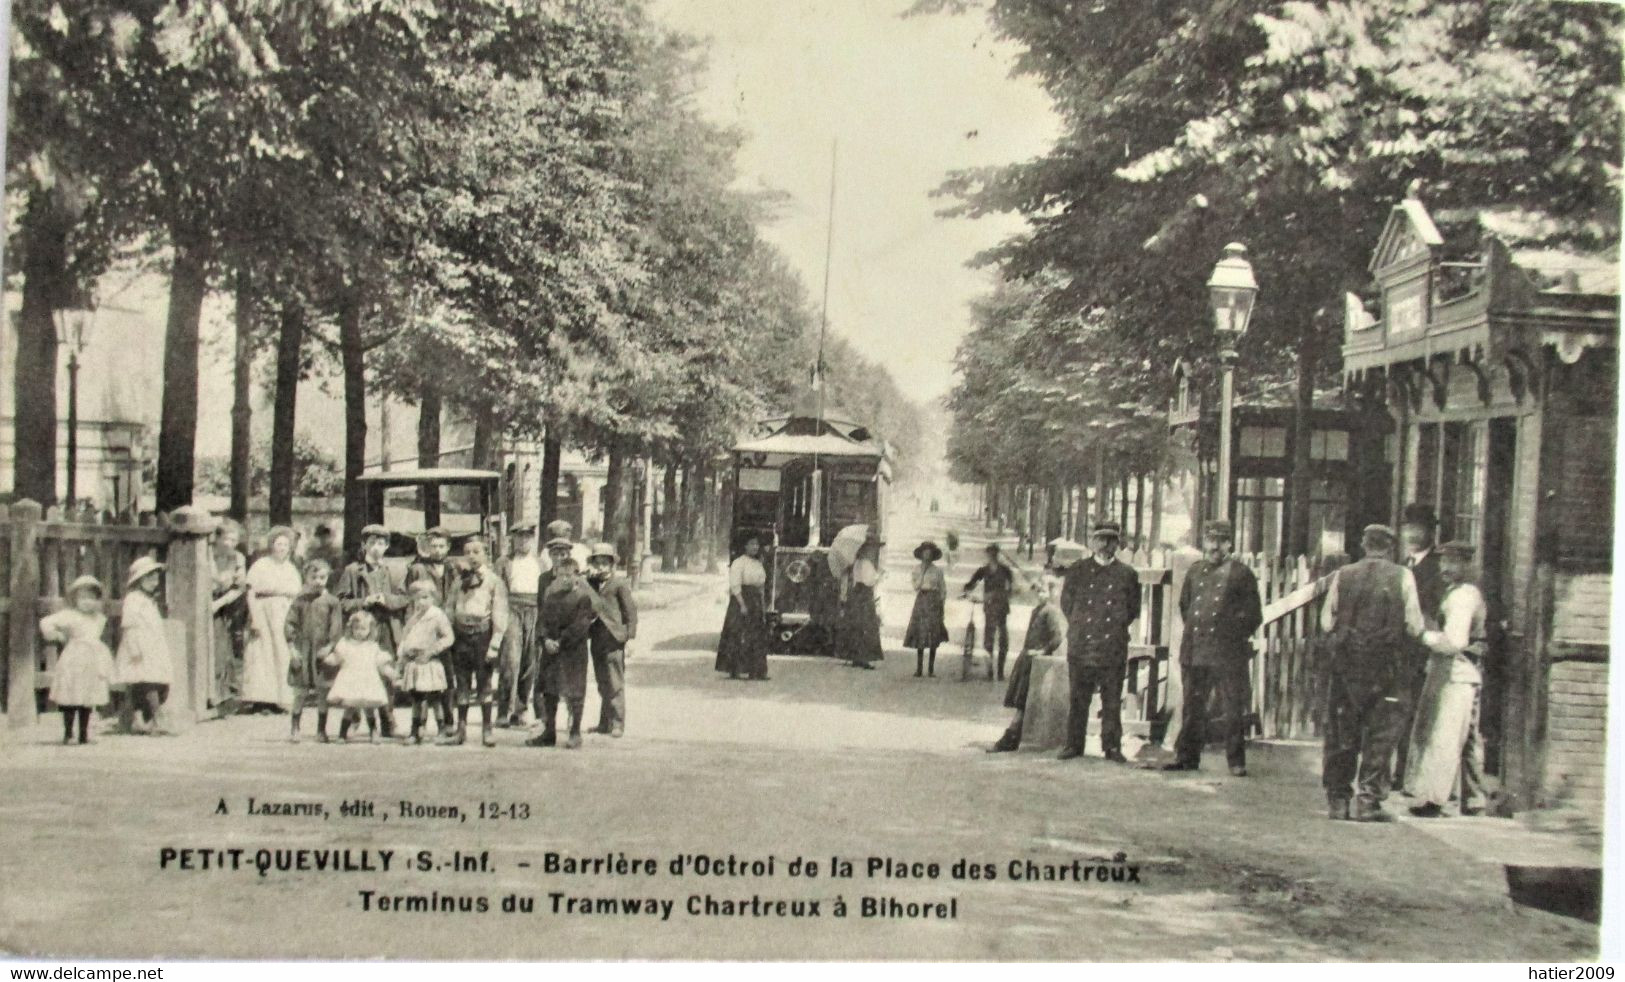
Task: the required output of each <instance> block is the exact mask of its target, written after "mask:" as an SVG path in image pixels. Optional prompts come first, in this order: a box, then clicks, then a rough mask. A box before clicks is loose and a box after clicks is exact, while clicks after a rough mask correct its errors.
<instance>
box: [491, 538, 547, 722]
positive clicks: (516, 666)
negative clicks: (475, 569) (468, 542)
mask: <svg viewBox="0 0 1625 982" xmlns="http://www.w3.org/2000/svg"><path fill="white" fill-rule="evenodd" d="M511 538H512V541H513V555H512V556H509V557H508V558H506V559H504V560H502V562H501V564H500V567H499V572H500V573H501V574H502V578H503V579H504V580H505V581H506V582H507V584H508V633H507V635H506V636H504V638H503V647H504V650H503V654H502V682H501V684H500V685H499V686H498V687H497V691H498V702H499V705H498V706H497V715H498V716H499V717H500V718H501V722H499V723H498V724H497V725H499V726H522V725H524V717H525V710H526V707H528V706H529V705H530V702H531V699H532V697H533V695H534V692H535V688H536V583H537V581H538V580H540V579H541V577H542V565H541V561H540V560H539V559H538V558H537V556H536V526H534V525H518V526H515V527H514V529H513V532H512V535H511Z"/></svg>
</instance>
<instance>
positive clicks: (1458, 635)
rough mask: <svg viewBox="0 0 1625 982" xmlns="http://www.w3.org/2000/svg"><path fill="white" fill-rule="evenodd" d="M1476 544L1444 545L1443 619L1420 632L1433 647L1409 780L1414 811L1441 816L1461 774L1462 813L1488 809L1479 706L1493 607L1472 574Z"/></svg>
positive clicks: (1441, 564)
mask: <svg viewBox="0 0 1625 982" xmlns="http://www.w3.org/2000/svg"><path fill="white" fill-rule="evenodd" d="M1473 552H1474V550H1473V546H1472V545H1471V544H1470V543H1467V542H1447V543H1445V544H1444V545H1442V546H1440V547H1439V549H1438V553H1439V569H1440V575H1441V579H1442V580H1443V581H1444V584H1445V592H1444V597H1443V599H1442V600H1441V601H1440V604H1439V608H1438V612H1437V614H1436V616H1437V618H1438V621H1439V623H1441V624H1442V625H1443V626H1442V627H1441V628H1439V629H1436V630H1435V629H1430V630H1427V631H1425V632H1423V634H1422V643H1423V644H1424V645H1426V646H1427V648H1428V650H1429V652H1430V653H1431V655H1430V661H1429V664H1428V670H1427V683H1426V685H1424V686H1423V688H1422V693H1421V698H1420V700H1419V701H1418V703H1417V706H1416V724H1415V725H1416V729H1415V732H1413V733H1412V734H1411V761H1410V763H1411V767H1410V769H1409V771H1408V772H1407V773H1406V777H1405V785H1404V786H1405V789H1406V791H1407V793H1409V794H1410V795H1411V797H1412V798H1414V799H1416V801H1415V803H1414V804H1413V805H1411V814H1412V815H1415V816H1417V817H1419V818H1436V817H1437V816H1438V815H1440V814H1441V813H1442V812H1443V810H1444V806H1445V804H1446V803H1448V802H1449V801H1450V797H1451V795H1452V794H1453V793H1454V792H1455V790H1456V778H1457V776H1458V775H1459V776H1460V778H1461V792H1462V794H1461V813H1462V814H1463V815H1477V814H1479V813H1480V812H1482V811H1483V810H1484V804H1485V792H1484V743H1483V740H1482V739H1481V738H1480V737H1479V733H1478V713H1479V694H1480V689H1481V687H1482V685H1483V682H1484V674H1483V671H1482V664H1483V660H1484V654H1485V652H1486V651H1487V650H1488V645H1487V637H1486V634H1485V630H1484V623H1485V620H1486V619H1487V617H1488V613H1487V611H1486V610H1485V607H1484V594H1482V593H1480V592H1479V589H1478V587H1477V586H1476V585H1474V583H1473V581H1472V565H1473ZM1417 592H1418V593H1420V592H1421V587H1420V584H1419V585H1418V588H1417Z"/></svg>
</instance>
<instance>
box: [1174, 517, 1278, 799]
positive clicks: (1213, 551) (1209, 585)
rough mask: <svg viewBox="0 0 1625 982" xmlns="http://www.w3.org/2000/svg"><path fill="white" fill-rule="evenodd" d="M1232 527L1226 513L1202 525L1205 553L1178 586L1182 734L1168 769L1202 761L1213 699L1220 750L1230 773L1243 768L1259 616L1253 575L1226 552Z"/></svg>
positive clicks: (1193, 767) (1194, 767) (1186, 767)
mask: <svg viewBox="0 0 1625 982" xmlns="http://www.w3.org/2000/svg"><path fill="white" fill-rule="evenodd" d="M1234 535H1235V530H1234V529H1233V528H1232V527H1231V525H1230V523H1229V522H1227V521H1224V520H1223V519H1216V520H1214V521H1211V522H1208V523H1207V526H1206V527H1205V528H1204V529H1203V530H1202V558H1201V559H1198V560H1197V561H1196V562H1194V563H1192V564H1191V568H1190V569H1189V570H1188V571H1187V572H1186V573H1185V583H1184V585H1183V586H1181V587H1180V589H1179V615H1180V617H1181V618H1183V619H1184V623H1185V633H1184V636H1183V637H1182V638H1181V640H1180V645H1179V677H1180V679H1181V684H1182V685H1183V687H1184V695H1183V698H1182V700H1181V703H1180V728H1179V739H1178V740H1177V741H1176V742H1175V745H1174V760H1173V762H1172V763H1170V764H1165V765H1164V766H1163V770H1165V771H1194V770H1199V769H1200V768H1201V766H1202V748H1203V747H1204V746H1205V745H1206V744H1207V741H1208V737H1209V735H1210V734H1209V732H1208V730H1209V723H1210V722H1212V721H1211V720H1210V718H1209V717H1210V715H1211V713H1212V712H1213V704H1214V702H1215V701H1217V702H1218V705H1219V707H1220V711H1221V712H1222V713H1223V728H1224V755H1225V760H1226V762H1227V763H1228V764H1229V765H1230V773H1231V774H1233V775H1235V776H1236V777H1246V776H1247V714H1248V710H1249V708H1250V703H1251V700H1250V698H1249V689H1250V688H1251V687H1250V685H1249V678H1248V674H1247V662H1248V660H1249V659H1251V658H1252V656H1253V632H1255V631H1257V630H1258V626H1259V625H1260V624H1261V623H1263V621H1264V613H1263V608H1262V605H1261V603H1260V600H1259V593H1258V578H1257V577H1255V576H1254V575H1253V571H1252V570H1250V569H1248V568H1247V566H1246V565H1245V564H1243V563H1240V562H1237V561H1236V560H1235V559H1233V558H1232V557H1231V555H1230V550H1231V548H1232V546H1233V544H1234Z"/></svg>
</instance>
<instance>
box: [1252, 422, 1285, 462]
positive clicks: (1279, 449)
mask: <svg viewBox="0 0 1625 982" xmlns="http://www.w3.org/2000/svg"><path fill="white" fill-rule="evenodd" d="M1241 456H1243V457H1285V456H1286V427H1284V426H1243V427H1242V428H1241Z"/></svg>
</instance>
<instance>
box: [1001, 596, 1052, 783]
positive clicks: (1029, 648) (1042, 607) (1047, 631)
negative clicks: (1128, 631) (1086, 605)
mask: <svg viewBox="0 0 1625 982" xmlns="http://www.w3.org/2000/svg"><path fill="white" fill-rule="evenodd" d="M1032 593H1033V599H1034V600H1035V601H1037V603H1038V606H1036V607H1034V608H1033V616H1032V619H1031V620H1029V621H1027V634H1026V636H1024V637H1023V638H1022V639H1021V654H1019V655H1017V656H1016V665H1015V667H1014V668H1012V669H1011V670H1010V684H1009V686H1007V687H1006V688H1005V690H1004V705H1005V708H1006V709H1014V710H1015V711H1016V715H1015V718H1014V719H1012V720H1011V721H1010V726H1009V728H1008V729H1006V730H1005V731H1004V735H1003V736H1001V737H999V740H998V742H997V743H995V744H993V746H991V747H989V748H988V751H987V752H988V753H990V754H1000V753H1008V752H1010V751H1012V750H1015V749H1017V748H1018V747H1020V746H1021V723H1022V719H1023V718H1024V717H1025V716H1026V715H1027V694H1028V692H1029V691H1030V690H1031V687H1032V677H1033V657H1034V656H1035V655H1053V654H1055V653H1056V652H1057V651H1060V650H1061V646H1062V645H1064V644H1066V618H1065V617H1063V616H1062V615H1061V608H1060V607H1058V606H1057V605H1056V604H1054V603H1052V602H1051V594H1052V593H1053V591H1052V590H1051V588H1050V585H1049V584H1048V583H1047V582H1045V581H1044V580H1043V579H1036V580H1034V581H1033V583H1032Z"/></svg>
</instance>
